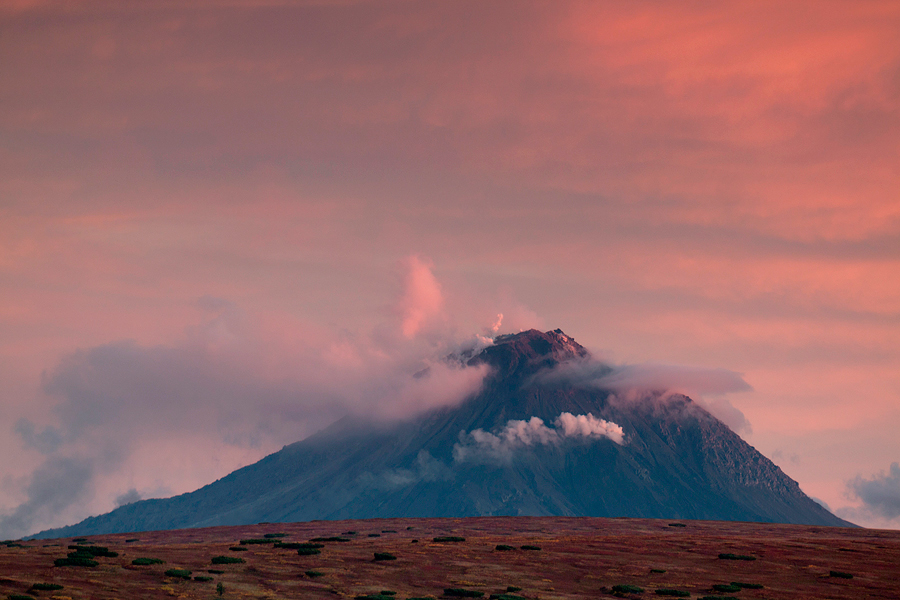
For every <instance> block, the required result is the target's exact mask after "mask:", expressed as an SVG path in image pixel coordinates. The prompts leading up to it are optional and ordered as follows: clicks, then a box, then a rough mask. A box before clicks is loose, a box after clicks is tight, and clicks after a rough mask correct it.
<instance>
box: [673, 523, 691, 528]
mask: <svg viewBox="0 0 900 600" xmlns="http://www.w3.org/2000/svg"><path fill="white" fill-rule="evenodd" d="M669 527H687V525H685V524H684V523H669Z"/></svg>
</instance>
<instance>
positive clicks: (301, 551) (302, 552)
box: [297, 548, 322, 556]
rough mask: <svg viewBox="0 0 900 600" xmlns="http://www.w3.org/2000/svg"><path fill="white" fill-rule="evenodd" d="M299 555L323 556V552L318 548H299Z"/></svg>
mask: <svg viewBox="0 0 900 600" xmlns="http://www.w3.org/2000/svg"><path fill="white" fill-rule="evenodd" d="M297 554H299V555H300V556H313V555H315V554H322V551H321V550H319V549H318V548H297Z"/></svg>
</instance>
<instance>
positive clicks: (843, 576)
mask: <svg viewBox="0 0 900 600" xmlns="http://www.w3.org/2000/svg"><path fill="white" fill-rule="evenodd" d="M828 576H829V577H838V578H840V579H853V575H851V574H850V573H844V572H843V571H829V572H828Z"/></svg>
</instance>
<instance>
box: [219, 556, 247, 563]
mask: <svg viewBox="0 0 900 600" xmlns="http://www.w3.org/2000/svg"><path fill="white" fill-rule="evenodd" d="M242 562H244V559H243V558H241V557H239V556H213V557H212V564H214V565H236V564H238V563H242Z"/></svg>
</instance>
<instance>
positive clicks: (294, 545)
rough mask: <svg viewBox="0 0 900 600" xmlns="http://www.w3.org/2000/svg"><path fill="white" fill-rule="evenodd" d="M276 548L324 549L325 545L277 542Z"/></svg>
mask: <svg viewBox="0 0 900 600" xmlns="http://www.w3.org/2000/svg"><path fill="white" fill-rule="evenodd" d="M275 547H276V548H284V549H285V550H299V549H301V548H313V549H315V548H324V547H325V544H313V543H311V542H275Z"/></svg>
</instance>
